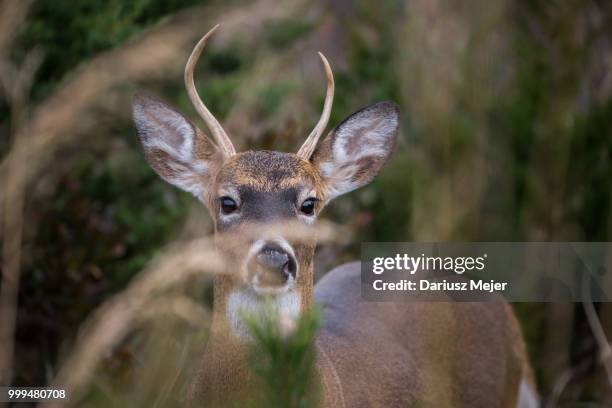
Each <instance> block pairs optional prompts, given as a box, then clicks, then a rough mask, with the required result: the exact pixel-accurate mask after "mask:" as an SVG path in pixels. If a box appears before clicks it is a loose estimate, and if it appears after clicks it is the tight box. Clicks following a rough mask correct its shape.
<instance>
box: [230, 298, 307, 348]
mask: <svg viewBox="0 0 612 408" xmlns="http://www.w3.org/2000/svg"><path fill="white" fill-rule="evenodd" d="M269 293H270V292H266V294H269ZM268 304H269V305H270V306H271V308H272V311H273V312H275V313H278V315H279V316H281V315H282V317H283V318H288V319H289V320H290V321H291V322H295V320H296V319H297V318H298V316H299V313H300V295H299V294H298V293H297V292H296V291H289V290H285V291H284V292H282V293H278V294H275V295H272V296H265V295H262V294H260V293H256V292H255V291H254V290H252V289H250V288H236V289H234V290H233V291H232V293H230V295H229V299H228V302H227V311H226V313H227V319H228V321H229V323H230V327H231V329H232V333H233V334H234V336H236V337H237V338H239V339H241V340H251V335H250V334H249V329H248V327H247V325H246V323H245V322H244V319H243V316H244V315H250V316H255V317H256V318H260V317H261V316H263V314H264V312H265V311H266V310H267V309H266V308H267V305H268Z"/></svg>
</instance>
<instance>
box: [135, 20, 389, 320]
mask: <svg viewBox="0 0 612 408" xmlns="http://www.w3.org/2000/svg"><path fill="white" fill-rule="evenodd" d="M217 27H218V26H216V27H214V28H213V29H212V30H210V31H209V32H208V33H207V34H206V35H205V36H204V37H203V38H202V39H201V40H200V41H199V42H198V44H197V45H196V46H195V48H194V50H193V52H192V54H191V56H190V57H189V60H188V62H187V65H186V68H185V85H186V88H187V92H188V94H189V97H190V99H191V102H192V103H193V105H194V106H195V108H196V110H197V112H198V113H199V115H200V116H201V118H202V119H203V120H204V122H205V123H206V125H207V127H208V129H209V130H210V132H211V134H212V136H213V139H214V141H213V140H211V139H210V138H208V137H207V136H206V135H205V134H204V133H203V132H202V131H201V130H200V129H199V128H198V127H197V126H196V125H194V124H193V123H192V122H190V121H189V120H188V119H187V118H185V117H184V116H183V115H182V114H181V113H179V112H178V111H177V110H175V109H174V108H172V107H170V106H169V105H168V104H166V103H164V102H162V101H161V100H160V99H157V98H155V97H153V96H151V95H148V94H146V93H137V94H136V95H135V97H134V99H133V115H134V121H135V124H136V128H137V130H138V135H139V138H140V141H141V142H142V146H143V148H144V153H145V157H146V159H147V161H148V162H149V164H150V165H151V167H152V168H153V169H154V170H155V171H156V172H157V173H158V174H159V175H160V176H161V178H163V179H164V180H166V181H167V182H169V183H171V184H174V185H175V186H177V187H179V188H181V189H183V190H185V191H188V192H190V193H192V194H193V195H194V196H195V197H196V198H198V199H199V200H200V201H201V202H202V203H204V205H206V207H207V208H208V210H209V211H210V214H211V216H212V218H213V220H214V226H215V241H216V243H217V247H218V249H219V250H220V251H221V252H223V253H225V254H226V255H228V256H227V259H228V260H229V265H228V272H232V273H231V275H230V278H228V279H231V283H228V284H227V285H225V286H226V287H227V286H228V285H229V287H230V289H228V290H226V292H227V291H229V292H232V293H237V292H240V293H241V296H242V300H241V302H242V303H243V304H244V302H245V299H247V298H248V299H250V300H249V301H254V302H256V299H258V298H259V297H261V296H265V295H269V296H275V297H278V298H279V299H285V300H286V299H292V300H290V301H286V302H285V303H283V302H280V304H281V305H283V304H291V305H293V306H292V307H293V309H294V312H295V313H297V312H299V309H300V308H301V307H303V306H304V305H308V304H309V301H310V299H309V298H310V297H311V296H312V290H311V288H312V280H313V275H312V258H313V255H314V248H315V242H314V239H312V240H295V239H293V238H287V237H285V236H283V235H282V234H278V233H275V234H266V233H265V232H262V233H260V234H259V235H258V236H250V237H248V238H245V235H244V234H242V232H243V231H245V230H246V229H248V228H249V227H252V226H254V225H269V224H271V223H274V222H286V221H292V222H295V223H299V224H303V225H310V224H312V223H313V222H314V221H315V219H316V218H317V216H318V215H319V213H320V212H321V210H322V209H323V207H324V206H325V205H326V204H327V203H328V202H329V201H330V200H331V199H333V198H335V197H338V196H339V195H341V194H344V193H347V192H349V191H351V190H354V189H356V188H358V187H361V186H363V185H365V184H367V183H368V182H370V181H371V180H372V179H373V178H374V177H375V176H376V175H377V173H378V172H379V171H380V170H381V168H382V167H383V165H384V164H385V163H386V162H387V161H388V159H389V157H390V155H391V153H392V151H393V149H394V146H395V142H396V136H397V132H398V124H399V118H398V108H397V106H396V105H395V104H394V103H392V102H380V103H377V104H375V105H371V106H369V107H367V108H364V109H362V110H360V111H358V112H356V113H354V114H353V115H351V116H350V117H348V118H347V119H346V120H345V121H344V122H342V123H341V124H340V125H338V126H337V127H336V128H335V129H334V130H333V131H331V132H330V133H329V134H328V135H327V137H326V138H325V139H324V140H323V141H322V142H321V143H318V142H319V139H320V138H321V135H322V134H323V132H324V130H325V127H326V125H327V122H328V120H329V116H330V112H331V107H332V100H333V95H334V79H333V74H332V70H331V68H330V66H329V63H328V62H327V59H326V58H325V57H324V56H323V54H321V53H319V56H320V58H321V60H322V62H323V66H324V68H325V73H326V75H327V94H326V98H325V103H324V107H323V113H322V115H321V118H320V119H319V121H318V123H317V124H316V126H315V128H314V129H313V131H312V132H311V133H310V135H309V136H308V137H307V138H306V141H305V143H304V144H303V145H302V147H301V148H300V149H299V150H298V152H297V153H281V152H275V151H246V152H243V153H236V150H235V148H234V146H233V144H232V142H231V140H230V138H229V136H228V135H227V133H226V132H225V130H223V127H222V126H221V124H220V123H219V122H218V121H217V120H216V119H215V117H214V116H213V115H212V114H211V112H210V111H209V110H208V109H207V108H206V105H205V104H204V103H203V102H202V100H201V99H200V97H199V96H198V93H197V91H196V89H195V85H194V81H193V70H194V67H195V65H196V62H197V60H198V58H199V56H200V54H201V52H202V50H203V49H204V46H205V45H206V42H207V40H208V38H209V37H210V36H211V35H212V34H213V32H214V31H215V30H216V29H217ZM241 237H242V239H241ZM227 295H228V297H229V299H226V302H225V303H227V302H229V303H231V302H232V299H231V293H229V294H227ZM288 295H294V296H292V297H291V296H288ZM215 297H217V293H215ZM295 305H298V306H295ZM281 307H282V306H281ZM288 307H289V306H288Z"/></svg>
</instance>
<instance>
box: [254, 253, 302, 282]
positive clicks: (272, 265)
mask: <svg viewBox="0 0 612 408" xmlns="http://www.w3.org/2000/svg"><path fill="white" fill-rule="evenodd" d="M249 270H250V272H251V273H253V274H257V280H258V283H259V284H260V285H264V286H266V285H267V286H275V285H283V284H285V283H286V282H287V280H288V279H289V277H290V276H291V277H293V278H295V272H296V263H295V260H294V259H293V257H292V256H291V255H290V254H289V253H287V251H285V250H284V249H283V248H281V247H280V246H278V245H276V244H266V245H265V246H264V247H263V248H262V249H261V250H260V251H259V252H258V253H257V255H256V256H254V259H253V260H251V262H249Z"/></svg>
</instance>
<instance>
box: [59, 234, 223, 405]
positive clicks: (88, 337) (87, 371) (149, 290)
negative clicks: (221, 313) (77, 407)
mask: <svg viewBox="0 0 612 408" xmlns="http://www.w3.org/2000/svg"><path fill="white" fill-rule="evenodd" d="M223 265H224V264H223V262H222V261H221V259H220V258H219V256H218V255H217V254H216V252H215V250H214V247H213V243H212V242H211V241H210V240H208V239H200V240H196V241H192V242H190V243H188V244H185V245H182V246H180V247H175V248H173V249H172V250H171V251H169V252H168V253H167V254H166V255H164V256H162V257H161V259H159V261H157V262H156V263H155V264H154V265H152V266H151V267H150V268H149V269H148V270H146V271H145V272H143V273H142V274H141V275H140V276H138V277H137V278H135V280H134V281H133V282H132V283H131V284H130V286H129V287H128V288H127V289H126V290H124V291H123V292H121V293H120V294H118V295H116V296H115V297H114V298H113V299H111V300H109V301H107V302H106V303H104V304H103V305H102V306H101V307H100V308H99V309H98V310H97V311H96V312H94V313H93V315H92V317H91V318H90V319H89V320H88V322H87V323H86V324H85V325H84V327H83V329H82V331H83V333H81V334H80V335H79V338H78V340H77V343H76V344H75V345H74V347H73V351H72V352H71V353H70V356H69V357H68V359H67V360H66V362H65V363H64V364H63V366H62V368H61V369H60V371H59V373H58V375H57V376H56V378H55V380H54V381H53V384H54V385H55V386H59V387H63V388H65V389H66V390H67V393H68V395H70V398H71V401H72V404H76V403H77V401H78V400H79V397H80V396H82V393H83V392H84V388H85V385H86V384H88V383H89V382H90V380H91V378H92V376H93V375H94V372H95V370H96V368H97V367H98V365H99V364H100V362H101V361H102V359H103V356H104V355H106V354H107V353H108V352H109V351H110V350H111V349H112V347H113V346H114V345H116V344H117V343H118V342H119V341H120V340H121V339H122V338H123V337H124V336H125V335H126V334H127V333H128V332H129V330H130V328H131V327H132V326H133V325H134V323H136V322H137V321H138V320H140V319H142V318H143V317H146V316H150V313H151V305H153V304H155V305H156V308H159V307H160V305H169V304H172V309H170V310H168V311H167V312H176V313H177V314H178V315H181V317H185V316H184V315H185V313H187V314H188V315H189V317H188V320H191V321H192V322H193V321H194V318H197V317H198V316H202V313H204V312H203V311H201V310H200V309H199V308H197V311H196V312H195V314H193V313H194V310H196V309H194V306H195V305H194V304H193V303H191V302H188V303H186V302H185V301H184V300H181V301H178V302H177V301H176V298H175V297H170V298H169V300H166V299H167V298H166V299H165V298H163V297H162V295H163V293H162V292H163V291H165V290H168V289H170V288H172V287H174V286H176V285H178V284H180V283H181V282H185V280H186V279H188V278H189V277H192V276H194V275H197V274H201V273H219V272H221V271H222V270H223ZM153 302H154V303H153ZM160 302H161V303H160ZM167 302H169V303H167ZM156 310H159V309H156ZM48 406H59V405H58V404H57V402H56V403H53V402H50V403H49V404H48Z"/></svg>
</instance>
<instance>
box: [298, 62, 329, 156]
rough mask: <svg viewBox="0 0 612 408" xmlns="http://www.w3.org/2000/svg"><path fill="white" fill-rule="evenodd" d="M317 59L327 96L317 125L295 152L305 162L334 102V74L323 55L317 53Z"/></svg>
mask: <svg viewBox="0 0 612 408" xmlns="http://www.w3.org/2000/svg"><path fill="white" fill-rule="evenodd" d="M319 57H321V61H323V66H324V68H325V75H326V76H327V94H326V95H325V103H324V104H323V112H322V113H321V118H320V119H319V122H317V125H316V126H315V127H314V129H313V130H312V132H310V135H308V138H306V141H305V142H304V144H303V145H302V147H300V150H298V152H297V155H298V156H300V157H301V158H303V159H306V160H309V159H310V156H312V153H314V151H315V148H316V147H317V143H318V142H319V138H320V137H321V135H322V134H323V132H324V131H325V127H326V126H327V122H328V121H329V115H330V114H331V108H332V103H333V101H334V74H333V73H332V69H331V67H330V66H329V62H327V58H325V55H323V54H322V53H320V52H319Z"/></svg>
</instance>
